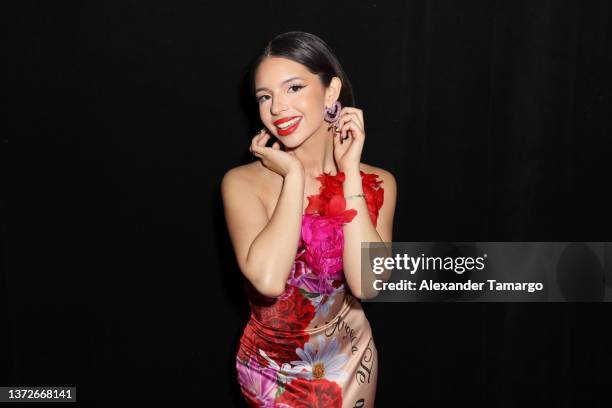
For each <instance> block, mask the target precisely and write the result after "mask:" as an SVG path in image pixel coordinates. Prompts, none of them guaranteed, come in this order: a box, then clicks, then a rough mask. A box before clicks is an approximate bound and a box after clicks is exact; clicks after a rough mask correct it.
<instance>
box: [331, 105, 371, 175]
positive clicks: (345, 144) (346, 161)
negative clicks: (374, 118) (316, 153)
mask: <svg viewBox="0 0 612 408" xmlns="http://www.w3.org/2000/svg"><path fill="white" fill-rule="evenodd" d="M335 126H336V128H337V129H338V130H337V131H336V130H335V129H333V131H334V159H335V160H336V165H337V166H338V170H339V171H342V172H346V171H347V170H349V171H350V170H352V169H356V170H359V163H360V162H361V152H362V150H363V143H364V141H365V131H364V129H365V126H364V122H363V111H362V110H361V109H357V108H353V107H349V106H347V107H344V108H342V110H341V111H340V118H338V121H337V122H336V124H335ZM347 135H348V138H347V139H346V140H343V138H344V137H345V136H347Z"/></svg>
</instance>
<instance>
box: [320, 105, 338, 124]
mask: <svg viewBox="0 0 612 408" xmlns="http://www.w3.org/2000/svg"><path fill="white" fill-rule="evenodd" d="M341 110H342V105H341V104H340V101H336V102H334V104H333V105H332V106H331V108H328V107H327V106H326V107H325V110H324V111H323V112H324V117H325V120H326V121H328V122H331V123H335V122H336V121H337V120H338V118H339V117H340V111H341Z"/></svg>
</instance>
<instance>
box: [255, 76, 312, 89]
mask: <svg viewBox="0 0 612 408" xmlns="http://www.w3.org/2000/svg"><path fill="white" fill-rule="evenodd" d="M294 79H301V80H304V78H302V77H299V76H296V77H291V78H289V79H285V80H284V81H283V82H281V85H284V84H286V83H287V82H290V81H293V80H294ZM259 91H269V89H268V88H264V87H260V88H257V89H256V90H255V93H257V92H259Z"/></svg>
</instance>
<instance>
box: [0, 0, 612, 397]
mask: <svg viewBox="0 0 612 408" xmlns="http://www.w3.org/2000/svg"><path fill="white" fill-rule="evenodd" d="M610 9H611V6H610V4H609V2H607V1H605V0H602V1H589V2H578V1H468V2H455V1H441V0H437V1H427V2H425V1H422V2H420V1H407V2H302V3H298V4H294V3H291V5H290V4H289V3H286V2H280V1H265V2H240V3H238V2H176V1H172V2H171V1H151V0H149V1H139V2H134V1H120V2H119V1H117V2H108V1H102V2H77V1H61V2H50V1H21V2H14V4H13V6H11V7H9V9H8V11H6V12H5V13H3V14H4V19H5V20H8V22H7V24H6V25H5V26H6V27H7V33H8V42H7V43H6V44H5V47H4V49H5V50H6V51H5V52H6V56H7V58H6V62H7V63H6V64H5V65H6V66H7V67H8V70H9V71H8V74H5V75H6V76H5V78H4V79H5V81H6V82H8V84H7V87H6V94H5V97H6V105H5V108H6V110H7V113H8V121H7V123H8V127H9V130H8V132H5V133H4V135H3V137H2V147H3V149H2V151H3V163H4V164H5V166H4V167H5V171H4V174H5V176H6V175H8V177H5V181H6V182H7V188H5V189H3V190H4V191H5V192H6V194H3V197H4V198H5V199H4V200H3V216H2V218H3V220H6V221H8V222H6V223H5V222H3V237H4V242H5V246H4V248H5V250H4V257H3V259H4V262H3V263H4V268H3V270H4V273H3V274H2V284H3V288H4V289H3V291H2V310H3V316H2V318H3V327H4V329H3V330H2V339H3V340H2V341H3V342H5V343H6V344H4V345H2V346H3V347H2V349H3V350H5V351H8V353H3V354H5V356H4V361H3V362H2V367H3V371H4V374H3V376H4V375H6V379H5V381H3V384H2V385H30V386H36V385H49V386H51V385H58V386H60V385H73V386H77V388H78V391H77V395H78V399H79V401H80V402H81V405H85V404H87V405H88V406H100V407H108V406H115V405H117V404H118V403H117V402H116V401H117V399H118V398H119V397H121V398H125V399H126V400H130V401H131V402H132V403H133V405H134V406H242V405H241V396H240V395H239V392H238V386H237V381H236V379H235V375H236V374H235V369H234V356H235V352H236V347H237V342H238V338H239V335H240V333H241V331H242V327H243V325H244V323H245V322H246V320H247V318H248V304H247V303H246V298H245V296H244V293H243V288H242V285H241V275H240V271H239V270H238V268H237V266H236V263H235V260H234V255H233V250H232V248H231V245H230V242H229V238H228V236H227V232H226V226H225V220H224V218H223V209H222V204H221V197H220V192H219V184H220V181H221V178H222V176H223V174H224V173H225V172H226V171H227V170H228V169H230V168H232V167H234V166H237V165H240V164H244V163H246V162H248V161H251V160H253V159H254V157H252V156H250V154H249V151H248V144H249V141H250V138H251V137H252V136H254V133H255V131H256V130H257V118H256V117H254V116H253V108H254V107H255V106H254V102H253V101H252V99H251V98H249V95H248V94H245V89H244V80H245V74H246V72H247V69H248V63H249V61H250V60H251V58H252V57H253V56H254V55H255V54H256V52H257V51H259V50H260V49H261V48H262V47H264V46H265V44H266V42H267V41H268V40H270V39H271V38H273V37H274V36H275V35H277V34H279V33H282V32H285V31H291V30H302V31H308V32H312V33H314V34H316V35H319V36H320V37H321V38H323V39H324V40H325V41H326V42H327V43H328V44H329V45H330V46H331V47H332V48H333V50H334V51H335V53H336V54H337V56H338V58H339V59H340V61H341V62H342V64H343V66H344V68H345V70H346V71H347V73H348V75H349V78H350V80H351V82H352V83H353V86H354V88H355V93H356V99H357V107H359V108H360V109H362V110H363V111H364V116H365V124H366V145H365V146H366V147H365V149H364V155H363V160H362V161H363V162H365V163H368V164H371V165H374V166H378V167H382V168H384V169H387V170H389V171H390V172H392V173H393V174H394V175H395V177H396V180H397V183H398V201H397V209H396V216H395V229H394V237H393V239H394V241H444V240H448V241H455V240H463V241H612V239H611V238H612V237H611V235H610V213H611V211H610V208H612V205H611V204H612V202H611V200H610V195H609V194H608V193H609V192H610V182H609V176H610V174H611V172H610V170H611V165H610V153H612V152H611V150H612V149H611V145H612V143H610V135H611V129H610V117H611V100H612V98H611V92H610V89H611V84H610V72H611V70H612V57H611V55H612V53H611V47H612V42H611V35H610V28H609V25H608V22H609V20H610V13H611V10H610ZM608 290H609V289H608ZM364 307H365V309H366V313H367V315H368V318H369V320H370V322H371V324H372V326H373V331H374V336H375V340H376V343H377V347H378V349H379V353H380V363H379V364H380V370H381V371H380V375H379V379H378V381H379V383H378V384H379V388H378V394H377V406H381V407H391V406H415V407H421V406H426V407H430V406H447V405H448V404H449V403H457V402H461V401H463V402H469V403H471V404H473V405H483V406H487V407H516V406H524V405H525V404H526V402H527V401H529V402H531V403H536V404H537V405H539V406H556V407H565V406H596V405H597V402H596V401H595V398H596V397H595V394H593V393H592V389H593V388H594V386H596V385H608V386H609V385H610V384H611V382H612V380H611V375H610V363H612V358H611V355H612V332H611V330H610V329H609V327H610V312H611V309H610V306H609V304H602V303H559V304H535V303H534V304H482V303H481V304H469V303H460V304H453V303H412V304H408V303H405V304H399V303H396V304H371V303H369V304H365V305H364ZM213 401H220V402H215V403H213ZM603 405H604V404H603V403H602V406H603ZM24 406H25V405H24Z"/></svg>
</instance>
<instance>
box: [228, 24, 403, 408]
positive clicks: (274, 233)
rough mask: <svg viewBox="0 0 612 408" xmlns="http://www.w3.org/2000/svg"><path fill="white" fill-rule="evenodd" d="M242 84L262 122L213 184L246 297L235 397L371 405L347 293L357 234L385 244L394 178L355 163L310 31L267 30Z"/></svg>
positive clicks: (354, 294) (355, 130)
mask: <svg viewBox="0 0 612 408" xmlns="http://www.w3.org/2000/svg"><path fill="white" fill-rule="evenodd" d="M251 85H252V90H253V92H254V98H255V101H256V103H257V104H258V106H259V114H260V117H261V120H262V122H263V124H264V125H265V128H264V129H262V131H260V132H259V133H258V134H257V135H256V136H255V137H254V138H253V139H252V142H251V145H250V151H251V152H252V153H253V155H255V156H256V157H257V158H258V159H259V160H256V161H254V162H253V163H250V164H247V165H244V166H239V167H235V168H233V169H231V170H229V171H228V172H227V173H226V174H225V176H224V178H223V181H222V196H223V203H224V208H225V216H226V220H227V226H228V229H229V234H230V238H231V241H232V245H233V247H234V251H235V253H236V257H237V260H238V264H239V267H240V269H241V271H242V273H243V274H244V276H245V277H246V287H247V294H248V298H249V303H250V305H251V316H250V320H249V322H248V323H247V325H246V327H245V329H244V332H243V334H242V337H241V339H240V346H239V349H238V353H237V358H236V367H237V374H238V381H239V383H240V387H241V390H242V393H243V394H244V396H245V398H246V400H247V402H248V403H249V405H250V406H257V407H326V408H329V407H372V406H374V398H375V393H376V380H377V376H378V352H377V350H376V346H375V344H374V340H373V338H372V332H371V328H370V324H369V322H368V320H367V318H366V316H365V314H364V312H363V309H362V307H361V304H360V302H359V300H357V299H356V298H362V299H363V298H364V297H365V296H366V294H365V293H364V292H363V291H362V288H361V279H360V274H361V270H360V269H361V263H360V260H361V255H360V253H361V242H362V241H363V242H391V241H392V230H393V214H394V211H395V199H396V184H395V179H394V177H393V175H391V173H389V172H388V171H385V170H382V169H380V168H377V167H373V166H369V165H367V164H363V163H361V162H360V159H361V152H362V149H363V145H364V140H365V132H364V117H363V112H362V111H361V110H360V109H358V108H355V107H354V101H353V92H352V89H351V84H350V82H349V80H348V78H347V76H346V74H345V73H344V71H343V69H342V66H341V65H340V63H339V62H338V60H337V58H336V57H335V56H334V54H333V53H332V51H331V49H330V48H329V47H328V46H327V44H326V43H325V42H324V41H323V40H321V39H320V38H319V37H317V36H315V35H312V34H309V33H304V32H289V33H284V34H281V35H279V36H277V37H276V38H274V39H273V40H272V41H270V42H269V43H268V45H267V46H266V48H265V49H264V50H263V52H262V53H261V55H260V56H259V57H258V58H256V60H255V63H254V66H253V68H252V75H251ZM271 138H273V139H274V140H275V141H274V143H273V144H272V145H271V146H270V147H267V146H266V143H267V142H268V141H269V140H270V139H271Z"/></svg>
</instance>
